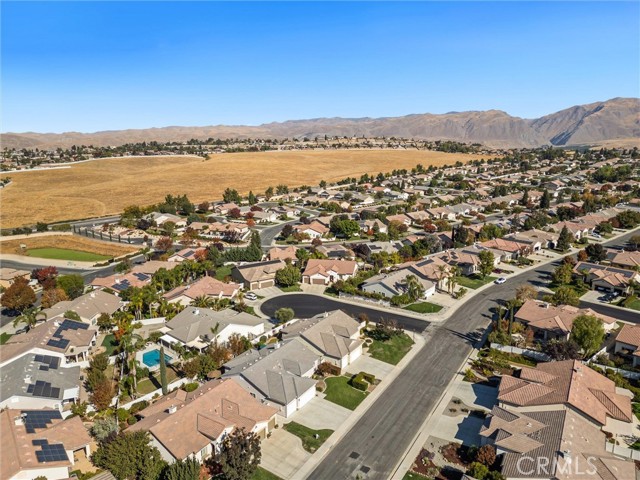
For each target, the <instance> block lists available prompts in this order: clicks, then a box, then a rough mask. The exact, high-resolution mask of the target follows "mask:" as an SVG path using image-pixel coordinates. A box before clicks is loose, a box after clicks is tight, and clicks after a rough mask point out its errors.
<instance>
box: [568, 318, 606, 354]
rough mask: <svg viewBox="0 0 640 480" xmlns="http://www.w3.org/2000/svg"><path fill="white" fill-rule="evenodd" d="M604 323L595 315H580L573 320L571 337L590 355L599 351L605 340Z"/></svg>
mask: <svg viewBox="0 0 640 480" xmlns="http://www.w3.org/2000/svg"><path fill="white" fill-rule="evenodd" d="M604 335H605V332H604V325H603V324H602V321H601V320H600V319H599V318H598V317H596V316H595V315H579V316H578V317H576V318H575V319H574V320H573V327H571V339H572V340H573V341H574V342H576V344H578V346H579V347H580V348H581V349H582V351H583V352H584V354H585V357H588V356H590V355H592V354H594V353H595V352H597V351H598V349H599V348H600V345H602V342H603V341H604Z"/></svg>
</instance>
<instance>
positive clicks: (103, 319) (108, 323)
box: [96, 312, 114, 331]
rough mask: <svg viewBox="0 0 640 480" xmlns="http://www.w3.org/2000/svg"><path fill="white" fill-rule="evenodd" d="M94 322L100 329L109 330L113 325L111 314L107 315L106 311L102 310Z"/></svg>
mask: <svg viewBox="0 0 640 480" xmlns="http://www.w3.org/2000/svg"><path fill="white" fill-rule="evenodd" d="M96 324H97V325H98V328H99V329H100V330H103V331H105V330H110V329H111V327H113V325H114V324H113V320H112V319H111V315H109V314H108V313H106V312H102V313H101V314H100V315H99V316H98V320H97V321H96Z"/></svg>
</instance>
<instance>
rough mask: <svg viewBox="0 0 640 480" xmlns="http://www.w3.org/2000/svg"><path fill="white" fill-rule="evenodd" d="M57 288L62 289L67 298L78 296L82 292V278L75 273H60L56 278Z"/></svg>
mask: <svg viewBox="0 0 640 480" xmlns="http://www.w3.org/2000/svg"><path fill="white" fill-rule="evenodd" d="M56 285H57V286H58V288H61V289H62V290H64V293H66V294H67V297H69V300H73V299H75V298H78V297H79V296H80V295H82V294H83V293H84V278H83V277H82V275H78V274H77V273H75V274H72V275H60V276H59V277H58V278H57V280H56Z"/></svg>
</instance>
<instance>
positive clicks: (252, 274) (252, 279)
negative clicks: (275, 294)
mask: <svg viewBox="0 0 640 480" xmlns="http://www.w3.org/2000/svg"><path fill="white" fill-rule="evenodd" d="M285 266H286V263H284V262H283V261H282V260H270V261H267V262H253V263H248V264H246V265H238V266H236V267H234V268H233V270H232V272H231V277H232V278H233V279H234V280H235V281H236V282H238V283H241V284H242V285H244V287H245V288H247V289H249V290H254V289H260V288H267V287H273V286H275V284H276V272H277V271H278V270H280V269H282V268H284V267H285Z"/></svg>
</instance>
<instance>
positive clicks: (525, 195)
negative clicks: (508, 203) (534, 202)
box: [520, 190, 529, 207]
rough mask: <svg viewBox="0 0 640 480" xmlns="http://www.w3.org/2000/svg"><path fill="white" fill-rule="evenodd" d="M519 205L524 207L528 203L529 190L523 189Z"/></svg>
mask: <svg viewBox="0 0 640 480" xmlns="http://www.w3.org/2000/svg"><path fill="white" fill-rule="evenodd" d="M520 205H522V206H523V207H526V206H527V205H529V190H525V191H524V193H523V194H522V198H521V199H520Z"/></svg>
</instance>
